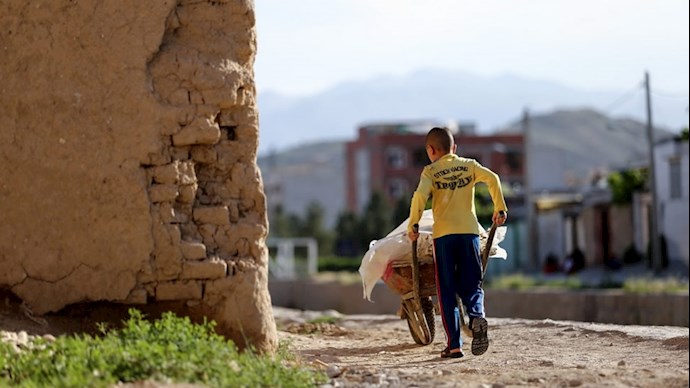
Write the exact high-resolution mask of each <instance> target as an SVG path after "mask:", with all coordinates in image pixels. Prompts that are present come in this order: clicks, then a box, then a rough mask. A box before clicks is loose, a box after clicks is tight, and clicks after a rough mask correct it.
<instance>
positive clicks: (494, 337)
mask: <svg viewBox="0 0 690 388" xmlns="http://www.w3.org/2000/svg"><path fill="white" fill-rule="evenodd" d="M111 307H112V306H111ZM120 315H122V316H120ZM274 315H275V318H276V324H277V325H278V329H279V331H278V333H279V339H280V340H281V341H283V342H285V343H286V344H287V345H288V348H289V349H291V350H292V351H294V352H295V353H296V354H297V355H298V357H299V358H300V359H301V360H302V362H303V363H304V364H306V365H309V366H311V367H313V368H315V369H322V370H324V371H325V372H326V373H327V374H328V375H329V376H330V377H331V378H330V381H329V382H328V383H327V384H326V386H332V387H380V386H390V387H495V388H499V387H518V386H519V387H664V388H666V387H688V385H689V381H688V333H689V330H688V328H687V327H661V326H622V325H607V324H592V323H582V322H570V321H552V320H541V321H536V320H525V319H502V318H501V319H499V318H491V317H488V321H489V325H490V329H489V338H490V347H489V350H488V351H487V353H486V354H484V355H482V356H473V355H472V354H471V352H470V350H469V345H470V343H469V341H466V343H465V345H464V346H463V350H464V352H465V357H463V358H460V359H442V358H440V352H441V350H442V349H443V348H444V347H445V336H444V334H443V328H442V326H441V322H440V321H441V320H440V318H439V317H438V316H436V336H435V339H434V341H433V343H432V344H430V345H427V346H420V345H417V344H415V343H414V341H413V339H412V337H411V335H410V333H409V330H408V328H407V323H406V322H405V321H403V320H401V319H400V318H398V317H397V316H396V315H393V314H390V315H341V314H339V313H337V312H335V311H299V310H293V309H285V308H281V307H274ZM123 318H124V312H120V313H119V314H113V310H112V308H105V307H103V308H100V307H93V310H92V311H84V310H83V309H82V310H80V311H70V310H67V311H65V312H63V313H61V314H51V315H47V316H45V317H36V316H34V315H33V314H32V313H31V311H30V310H27V309H26V308H25V307H24V306H22V305H21V304H20V303H18V301H17V300H16V299H13V298H11V297H8V296H7V295H4V296H3V298H2V299H0V339H2V340H6V341H7V340H9V341H15V342H21V341H27V340H28V338H30V337H32V336H58V335H62V334H70V333H79V332H82V333H83V332H89V331H95V328H96V323H97V322H105V321H113V320H120V319H123Z"/></svg>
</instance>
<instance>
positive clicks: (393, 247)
mask: <svg viewBox="0 0 690 388" xmlns="http://www.w3.org/2000/svg"><path fill="white" fill-rule="evenodd" d="M408 222H409V218H408V219H407V220H405V221H404V222H403V223H401V224H400V225H399V226H398V227H397V228H395V229H393V231H392V232H390V233H388V235H387V236H386V237H384V238H382V239H380V240H374V241H372V242H371V244H370V245H369V250H368V251H367V252H366V253H365V254H364V257H363V258H362V264H361V265H360V266H359V274H360V276H361V277H362V287H363V289H364V290H363V297H364V298H365V299H367V300H369V301H371V292H372V290H373V288H374V286H375V285H376V283H377V282H378V280H379V279H380V278H381V277H382V276H383V274H384V273H385V272H386V267H387V266H388V263H389V262H390V261H409V262H412V241H410V239H409V237H407V224H408ZM433 226H434V216H433V213H432V212H431V209H429V210H425V211H424V213H422V218H421V219H420V220H419V238H418V239H417V249H418V252H419V253H418V255H419V257H430V256H433V244H434V241H433V238H432V235H431V233H432V227H433ZM479 231H480V234H479V244H480V248H481V250H482V251H484V247H486V241H487V240H488V237H489V233H488V232H487V231H486V230H484V228H483V227H482V226H481V224H480V225H479ZM505 234H506V227H505V226H500V227H498V228H496V234H495V235H494V240H493V243H492V244H491V251H490V252H489V258H492V259H503V260H505V259H507V258H508V252H506V251H505V249H503V248H501V247H500V246H498V244H499V243H500V242H501V241H503V239H504V238H505Z"/></svg>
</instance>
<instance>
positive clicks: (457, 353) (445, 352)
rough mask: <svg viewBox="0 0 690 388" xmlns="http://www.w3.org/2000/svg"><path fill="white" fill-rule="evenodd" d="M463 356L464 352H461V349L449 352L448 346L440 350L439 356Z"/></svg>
mask: <svg viewBox="0 0 690 388" xmlns="http://www.w3.org/2000/svg"><path fill="white" fill-rule="evenodd" d="M464 356H465V353H463V352H462V349H460V351H459V352H451V351H450V349H449V348H445V349H443V351H442V352H441V358H460V357H464Z"/></svg>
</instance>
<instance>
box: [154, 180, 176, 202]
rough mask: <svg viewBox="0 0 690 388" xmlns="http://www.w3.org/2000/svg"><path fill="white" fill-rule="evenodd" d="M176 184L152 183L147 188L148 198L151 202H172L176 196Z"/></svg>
mask: <svg viewBox="0 0 690 388" xmlns="http://www.w3.org/2000/svg"><path fill="white" fill-rule="evenodd" d="M177 194H178V191H177V186H176V185H158V184H154V185H152V186H151V187H150V188H149V198H150V199H151V202H153V203H160V202H173V201H175V199H176V198H177Z"/></svg>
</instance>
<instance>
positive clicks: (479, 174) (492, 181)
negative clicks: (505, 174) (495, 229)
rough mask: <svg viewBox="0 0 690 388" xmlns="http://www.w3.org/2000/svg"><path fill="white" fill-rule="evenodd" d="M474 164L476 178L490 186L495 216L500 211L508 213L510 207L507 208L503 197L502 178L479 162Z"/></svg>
mask: <svg viewBox="0 0 690 388" xmlns="http://www.w3.org/2000/svg"><path fill="white" fill-rule="evenodd" d="M474 163H475V166H474V176H475V178H476V180H477V182H484V183H486V184H487V185H488V186H489V194H491V201H492V202H493V203H494V215H496V214H497V213H498V212H500V211H503V212H505V213H508V206H506V200H505V198H504V197H503V188H502V187H501V178H499V177H498V175H497V174H496V173H495V172H493V171H491V170H489V169H488V168H486V167H484V166H482V165H481V164H479V162H477V161H475V162H474Z"/></svg>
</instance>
